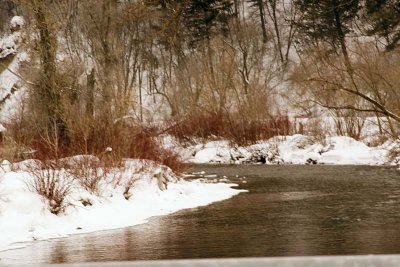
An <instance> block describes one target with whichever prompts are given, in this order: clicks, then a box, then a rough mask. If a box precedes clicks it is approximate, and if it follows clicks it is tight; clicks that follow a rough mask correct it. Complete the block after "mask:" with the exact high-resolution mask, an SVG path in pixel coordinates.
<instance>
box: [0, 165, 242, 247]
mask: <svg viewBox="0 0 400 267" xmlns="http://www.w3.org/2000/svg"><path fill="white" fill-rule="evenodd" d="M32 162H33V161H31V162H30V163H29V164H26V163H24V164H19V165H18V166H15V165H14V166H12V165H7V164H6V165H5V166H4V165H3V166H2V169H3V172H2V175H1V176H0V250H4V249H10V248H13V247H18V246H23V245H24V244H23V243H16V242H25V241H33V240H42V239H49V238H57V237H64V236H66V235H69V234H75V233H85V232H93V231H97V230H105V229H115V228H120V227H126V226H132V225H136V224H140V223H144V222H146V220H147V219H148V218H149V217H152V216H158V215H165V214H169V213H172V212H176V211H178V210H181V209H187V208H194V207H198V206H203V205H207V204H210V203H212V202H215V201H221V200H224V199H228V198H230V197H232V196H234V195H236V194H238V193H240V192H242V191H243V190H235V189H233V188H232V187H233V186H235V185H234V184H226V183H204V182H200V181H196V180H194V181H184V180H182V179H178V178H177V177H176V176H175V175H174V174H173V172H172V171H171V170H170V169H169V168H167V167H165V166H159V165H157V164H155V163H154V162H149V161H139V160H130V161H127V162H126V164H125V166H124V167H123V170H121V169H119V170H118V171H117V170H115V171H114V173H113V174H111V172H110V173H109V174H108V177H107V179H105V180H104V181H103V183H102V184H101V185H100V189H99V193H98V194H93V193H90V192H88V191H87V190H85V189H84V188H83V187H82V186H80V184H79V183H77V182H76V180H70V181H72V187H71V193H70V194H69V196H68V198H67V201H68V203H69V205H68V206H67V207H66V209H65V212H63V213H61V214H59V215H55V214H53V213H51V212H50V211H49V208H48V207H49V206H48V205H49V203H48V201H46V200H45V199H44V198H43V197H41V196H40V195H38V194H37V193H36V192H34V190H32V188H31V185H32V182H33V179H34V175H32V173H31V171H29V172H28V171H21V170H24V169H27V166H29V168H28V169H31V168H32V166H33V165H32ZM33 163H35V162H33ZM35 164H36V163H35ZM10 167H14V168H18V169H20V171H17V172H13V171H10ZM66 173H67V172H64V171H60V172H59V175H63V176H64V177H63V178H64V179H68V178H67V177H66V176H67V175H66ZM160 175H162V176H164V177H165V178H166V180H168V181H169V183H168V189H167V190H160V188H159V186H160V184H159V181H158V179H157V177H158V178H159V177H160ZM132 181H135V182H134V186H133V187H132V190H131V191H130V193H129V197H127V196H126V194H125V193H126V192H125V189H126V185H127V183H129V182H132ZM127 198H128V199H127Z"/></svg>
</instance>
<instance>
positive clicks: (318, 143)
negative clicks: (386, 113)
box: [169, 135, 389, 165]
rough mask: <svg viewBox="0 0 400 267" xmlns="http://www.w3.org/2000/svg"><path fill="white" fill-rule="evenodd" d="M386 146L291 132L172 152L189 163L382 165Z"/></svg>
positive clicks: (221, 142) (384, 159)
mask: <svg viewBox="0 0 400 267" xmlns="http://www.w3.org/2000/svg"><path fill="white" fill-rule="evenodd" d="M169 142H171V141H169ZM388 147H389V146H388V144H384V145H382V146H379V147H368V146H367V145H366V144H364V143H362V142H359V141H356V140H354V139H352V138H350V137H346V136H336V137H326V138H325V139H324V140H316V139H315V138H313V137H308V136H304V135H293V136H278V137H274V138H271V139H269V140H266V141H260V142H258V143H257V144H254V145H251V146H246V147H238V146H231V145H230V144H229V142H227V141H212V142H208V143H206V144H204V145H193V146H187V147H182V146H181V147H180V148H176V149H175V151H176V152H177V153H178V154H179V155H180V157H181V158H182V160H184V161H186V162H191V163H257V162H258V163H267V164H340V165H346V164H360V165H381V164H385V163H387V162H388V155H389V149H388Z"/></svg>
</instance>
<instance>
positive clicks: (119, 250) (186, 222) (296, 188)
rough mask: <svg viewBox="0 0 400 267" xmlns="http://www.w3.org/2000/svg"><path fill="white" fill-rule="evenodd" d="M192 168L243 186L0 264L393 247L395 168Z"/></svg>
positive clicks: (32, 249)
mask: <svg viewBox="0 0 400 267" xmlns="http://www.w3.org/2000/svg"><path fill="white" fill-rule="evenodd" d="M191 171H193V172H198V171H205V173H206V175H207V174H216V175H217V178H223V176H226V177H227V179H228V180H229V181H232V182H236V183H238V184H239V185H240V186H239V188H241V189H247V190H249V192H248V193H241V194H240V195H238V196H235V197H233V198H231V199H229V200H226V201H222V202H217V203H214V204H212V205H209V206H206V207H200V208H195V209H190V210H184V211H180V212H178V213H175V214H172V215H168V216H165V217H158V218H153V219H151V220H150V222H149V223H147V224H143V225H138V226H134V227H130V228H125V229H120V230H113V231H104V232H97V233H92V234H84V235H76V236H71V237H68V238H64V239H58V240H50V241H44V242H35V243H33V244H32V245H29V246H28V247H26V248H23V249H18V250H12V251H4V252H0V258H1V260H0V265H1V264H7V263H14V264H23V263H30V264H32V263H39V262H46V263H65V262H88V261H125V260H149V259H183V258H220V257H259V256H295V255H301V256H305V255H345V254H399V253H400V173H399V172H398V171H396V170H395V169H394V168H391V167H368V166H323V165H320V166H319V165H317V166H294V165H289V166H266V165H235V166H223V165H211V166H210V165H197V166H194V167H193V168H192V169H191ZM243 177H246V178H243ZM209 179H215V177H213V178H209ZM0 238H1V237H0Z"/></svg>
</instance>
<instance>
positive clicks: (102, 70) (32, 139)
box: [0, 0, 400, 157]
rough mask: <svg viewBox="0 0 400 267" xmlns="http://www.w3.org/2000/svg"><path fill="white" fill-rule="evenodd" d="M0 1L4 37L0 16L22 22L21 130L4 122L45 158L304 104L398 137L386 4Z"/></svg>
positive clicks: (391, 18) (131, 145) (280, 121)
mask: <svg viewBox="0 0 400 267" xmlns="http://www.w3.org/2000/svg"><path fill="white" fill-rule="evenodd" d="M0 6H1V7H0V18H1V20H0V23H1V24H0V26H1V27H0V28H3V32H4V34H6V32H7V27H6V25H7V23H8V20H9V18H10V17H11V16H13V15H22V16H24V17H25V19H26V21H27V25H26V28H25V30H24V31H25V34H26V35H27V37H26V39H25V40H26V41H25V43H24V47H23V49H25V50H26V51H29V55H30V57H31V60H30V63H29V64H28V65H27V66H24V67H23V69H22V70H21V75H22V76H23V77H24V79H26V80H29V81H30V83H29V84H27V85H26V86H28V87H29V92H30V97H29V103H28V104H27V105H26V107H25V110H24V111H23V117H24V122H25V123H24V125H25V126H24V127H15V126H14V127H12V126H10V129H14V130H10V132H14V134H13V135H14V136H19V140H17V141H18V142H21V143H24V145H26V146H29V147H34V148H35V149H36V150H37V151H40V150H44V151H46V153H48V150H51V151H52V153H53V154H55V155H56V156H59V154H60V153H61V154H65V153H78V152H79V153H95V152H99V151H102V150H104V148H105V147H107V146H111V147H113V148H115V150H116V153H118V154H119V155H121V156H127V155H129V156H132V155H133V156H137V155H138V153H139V152H138V151H142V150H146V149H143V147H146V146H149V145H150V144H149V141H144V142H143V143H141V144H139V145H138V142H135V140H139V139H140V138H139V136H141V137H142V138H141V139H140V140H142V139H143V135H144V136H146V137H149V138H150V137H152V136H156V135H159V134H161V133H165V132H169V133H171V134H174V135H176V136H177V137H179V138H181V139H186V138H188V137H209V136H221V137H224V138H228V139H230V140H232V141H233V142H235V143H249V142H255V141H256V140H259V139H263V138H268V137H270V136H272V135H276V134H287V133H289V132H290V125H289V124H290V123H289V122H288V121H287V120H286V119H285V117H283V115H287V113H288V111H290V112H291V113H293V114H298V115H302V116H315V115H318V114H315V110H319V109H316V108H315V107H323V108H325V109H327V110H328V111H330V112H331V113H332V114H334V115H335V116H338V117H344V118H348V119H349V120H353V121H354V118H359V117H363V116H376V117H377V118H378V121H380V119H384V120H385V122H389V125H390V127H389V129H387V130H388V132H389V134H390V135H391V136H393V137H397V134H398V132H397V129H398V127H397V125H398V123H399V122H400V104H399V101H400V98H399V95H398V94H399V93H400V88H399V86H400V65H399V64H398V62H399V60H400V49H399V47H398V44H399V42H400V1H398V0H350V1H344V0H291V1H290V0H204V1H203V0H187V1H174V0H143V1H137V0H132V1H130V0H125V1H117V0H85V1H80V0H59V1H51V0H15V1H11V0H0ZM5 18H8V19H5ZM356 120H357V119H356ZM159 121H163V122H164V124H162V125H161V124H155V123H156V122H159ZM150 122H151V124H150ZM149 125H152V127H149ZM154 125H157V127H154ZM382 131H383V130H382ZM15 132H18V134H16V133H15ZM344 134H346V133H344ZM347 134H349V133H347ZM350 135H352V136H353V137H357V131H356V132H353V133H350ZM131 137H133V138H131ZM135 137H136V139H135ZM144 139H146V138H144ZM141 146H142V147H141ZM138 147H139V148H138ZM43 153H45V152H43ZM139 156H144V157H146V155H141V154H140V153H139Z"/></svg>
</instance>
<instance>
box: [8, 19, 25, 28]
mask: <svg viewBox="0 0 400 267" xmlns="http://www.w3.org/2000/svg"><path fill="white" fill-rule="evenodd" d="M24 25H25V19H24V17H22V16H14V17H12V19H11V21H10V26H11V27H12V28H15V27H22V26H24Z"/></svg>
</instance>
